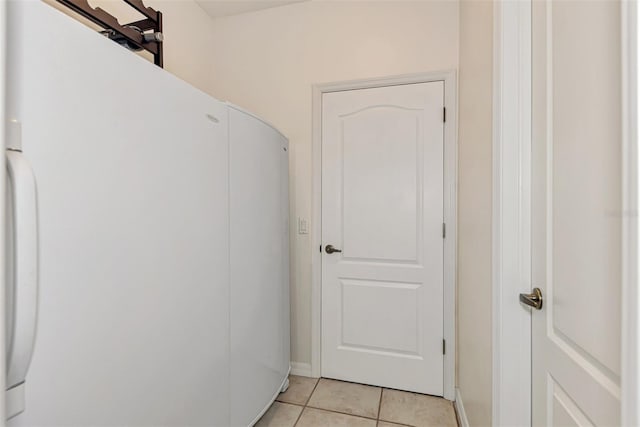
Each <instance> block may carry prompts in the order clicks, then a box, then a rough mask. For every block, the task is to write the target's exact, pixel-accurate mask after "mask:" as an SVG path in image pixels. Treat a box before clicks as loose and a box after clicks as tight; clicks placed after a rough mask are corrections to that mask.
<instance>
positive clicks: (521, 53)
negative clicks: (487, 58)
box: [492, 0, 532, 426]
mask: <svg viewBox="0 0 640 427" xmlns="http://www.w3.org/2000/svg"><path fill="white" fill-rule="evenodd" d="M493 22H494V24H493V25H494V32H493V79H494V80H493V209H492V210H493V212H492V240H493V242H492V293H493V296H492V306H493V307H492V311H493V313H492V324H493V326H492V329H493V332H492V336H493V342H492V353H493V356H492V359H493V360H492V392H493V393H492V424H493V425H494V426H502V425H514V426H516V425H517V426H529V425H531V314H530V310H529V309H528V308H524V307H522V306H521V305H520V304H519V302H518V299H517V295H518V294H519V293H521V292H527V293H529V292H531V288H532V286H531V99H532V94H531V67H532V58H531V0H523V1H519V2H509V1H496V2H495V3H494V16H493Z"/></svg>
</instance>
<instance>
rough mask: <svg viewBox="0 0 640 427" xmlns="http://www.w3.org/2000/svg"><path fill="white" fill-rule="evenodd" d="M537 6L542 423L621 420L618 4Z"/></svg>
mask: <svg viewBox="0 0 640 427" xmlns="http://www.w3.org/2000/svg"><path fill="white" fill-rule="evenodd" d="M533 7H534V9H533V64H534V65H533V127H534V133H533V140H532V142H533V170H532V172H533V180H532V183H533V200H532V206H533V212H532V214H533V215H532V230H533V233H532V235H533V241H532V242H533V246H532V257H533V259H532V283H533V286H537V287H538V288H540V289H541V291H542V297H543V306H542V308H541V310H539V311H538V310H535V309H533V310H532V328H533V330H532V337H533V342H532V363H533V371H532V375H533V378H532V387H533V390H532V399H533V402H532V417H533V419H532V421H533V425H536V426H569V425H575V426H578V425H580V426H588V425H596V426H615V425H620V354H621V353H620V322H621V319H620V309H621V307H620V297H621V296H620V294H621V247H622V243H621V216H622V211H621V206H622V204H621V176H622V166H621V110H620V108H621V92H620V90H621V87H620V76H621V68H620V66H621V64H620V3H619V2H616V1H611V2H605V1H597V2H547V3H543V2H534V6H533Z"/></svg>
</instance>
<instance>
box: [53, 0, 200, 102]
mask: <svg viewBox="0 0 640 427" xmlns="http://www.w3.org/2000/svg"><path fill="white" fill-rule="evenodd" d="M44 1H45V2H46V3H48V4H50V5H52V6H53V7H55V8H57V9H59V10H61V11H63V12H64V13H66V14H68V15H69V16H72V17H74V18H76V19H78V20H79V21H82V22H84V23H87V24H88V25H90V26H91V27H93V28H96V29H97V27H96V26H95V25H93V24H91V23H89V22H88V21H86V20H84V19H83V18H81V17H80V15H78V14H76V13H74V12H72V11H70V10H69V9H68V8H66V7H64V6H62V5H60V4H59V3H57V2H56V1H55V0H44ZM144 3H145V5H146V6H148V7H152V8H154V9H156V10H159V11H161V12H162V14H163V33H164V36H165V41H164V68H165V69H166V70H167V71H169V72H171V73H173V74H175V75H176V76H178V77H180V78H181V79H183V80H185V81H187V82H188V83H191V84H192V85H193V86H195V87H197V88H198V89H200V90H203V91H205V92H207V93H211V66H212V55H211V45H212V44H213V20H212V19H211V18H210V17H209V15H207V14H206V13H205V11H204V10H203V9H202V8H201V7H200V6H199V5H198V4H197V3H196V2H195V1H193V0H145V1H144ZM89 4H90V5H91V6H93V7H101V8H102V9H104V10H106V11H107V12H109V13H111V14H112V15H114V16H115V17H117V18H119V22H120V23H121V24H126V23H128V22H132V21H136V20H138V19H142V18H143V17H142V15H140V14H138V13H137V12H136V11H135V10H134V9H132V8H131V7H129V6H127V5H126V4H125V3H124V2H123V1H122V0H89Z"/></svg>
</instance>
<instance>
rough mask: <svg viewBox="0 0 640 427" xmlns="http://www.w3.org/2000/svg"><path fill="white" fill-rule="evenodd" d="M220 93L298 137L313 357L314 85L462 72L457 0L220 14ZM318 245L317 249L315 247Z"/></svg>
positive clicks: (216, 83) (298, 340)
mask: <svg viewBox="0 0 640 427" xmlns="http://www.w3.org/2000/svg"><path fill="white" fill-rule="evenodd" d="M214 39H215V42H214V43H213V49H212V51H211V52H212V55H213V71H212V72H213V75H212V78H213V92H214V94H215V95H216V96H218V97H221V98H224V99H228V100H230V101H231V102H233V103H236V104H239V105H240V106H242V107H245V108H247V109H249V110H251V111H253V112H255V113H257V114H258V115H260V116H262V117H264V118H265V119H267V120H268V121H270V122H272V123H274V124H275V126H277V127H278V128H279V129H280V130H282V131H283V132H284V134H285V135H287V136H288V138H289V139H290V142H291V157H290V159H291V160H290V167H291V224H292V228H291V233H292V234H291V238H292V241H291V252H292V265H291V279H292V280H291V286H292V290H291V301H292V311H291V314H292V317H291V323H292V343H291V344H292V345H291V352H292V360H293V361H294V362H299V363H310V361H311V268H310V267H311V250H312V248H311V246H310V244H311V242H310V235H308V234H307V235H299V234H297V233H295V231H296V230H295V225H296V222H297V217H302V218H306V219H308V220H310V219H311V137H312V134H311V106H312V102H311V93H312V90H311V89H312V85H313V84H314V83H324V82H331V81H341V80H350V79H362V78H367V77H376V76H391V75H396V74H404V73H415V72H424V71H434V70H449V69H455V68H457V64H458V4H457V2H455V1H413V2H411V1H401V0H397V1H393V2H390V1H322V0H319V1H311V2H305V3H300V4H296V5H291V6H285V7H280V8H274V9H269V10H264V11H260V12H255V13H249V14H244V15H238V16H233V17H228V18H220V19H216V20H214ZM316 250H317V249H316Z"/></svg>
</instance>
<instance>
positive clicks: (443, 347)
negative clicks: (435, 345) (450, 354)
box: [442, 339, 447, 354]
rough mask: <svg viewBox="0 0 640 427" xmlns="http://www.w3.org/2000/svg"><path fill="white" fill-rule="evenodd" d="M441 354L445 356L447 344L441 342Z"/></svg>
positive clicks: (443, 341)
mask: <svg viewBox="0 0 640 427" xmlns="http://www.w3.org/2000/svg"><path fill="white" fill-rule="evenodd" d="M442 354H447V342H446V341H445V340H444V339H443V340H442Z"/></svg>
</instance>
